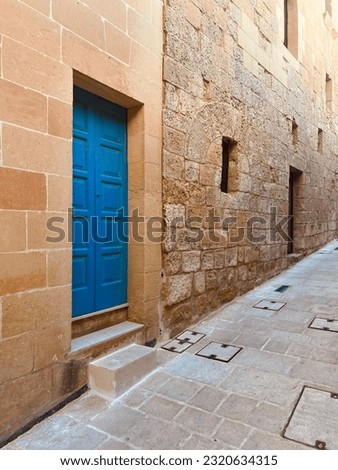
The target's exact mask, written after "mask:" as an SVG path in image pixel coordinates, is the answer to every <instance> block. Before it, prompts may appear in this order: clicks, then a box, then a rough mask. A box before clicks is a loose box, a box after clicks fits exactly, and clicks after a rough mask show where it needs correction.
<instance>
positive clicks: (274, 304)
mask: <svg viewBox="0 0 338 470" xmlns="http://www.w3.org/2000/svg"><path fill="white" fill-rule="evenodd" d="M284 305H286V302H278V301H277V300H261V301H260V302H258V304H256V305H254V308H261V309H263V310H273V311H274V312H278V311H279V310H280V309H281V308H283V307H284Z"/></svg>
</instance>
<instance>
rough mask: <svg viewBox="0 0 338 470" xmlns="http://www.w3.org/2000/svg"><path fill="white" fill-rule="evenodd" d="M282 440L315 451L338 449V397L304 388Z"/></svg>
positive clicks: (337, 395) (322, 391)
mask: <svg viewBox="0 0 338 470" xmlns="http://www.w3.org/2000/svg"><path fill="white" fill-rule="evenodd" d="M284 437H286V438H287V439H291V440H293V441H297V442H299V443H302V444H306V445H309V446H312V447H316V448H317V449H328V450H337V449H338V394H334V393H330V392H326V391H324V390H316V389H314V388H309V387H305V388H304V390H303V392H302V395H301V397H300V400H299V402H298V404H297V406H296V408H295V410H294V412H293V415H292V417H291V419H290V422H289V424H288V427H287V428H286V430H285V433H284Z"/></svg>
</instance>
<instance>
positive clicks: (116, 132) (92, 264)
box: [72, 88, 128, 317]
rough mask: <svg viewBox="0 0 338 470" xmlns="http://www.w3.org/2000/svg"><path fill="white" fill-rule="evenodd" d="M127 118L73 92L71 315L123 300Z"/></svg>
mask: <svg viewBox="0 0 338 470" xmlns="http://www.w3.org/2000/svg"><path fill="white" fill-rule="evenodd" d="M126 120H127V117H126V110H125V109H123V108H121V107H120V106H117V105H114V104H112V103H110V102H109V101H106V100H104V99H103V98H99V97H97V96H95V95H93V94H91V93H89V92H87V91H84V90H81V89H79V88H75V89H74V113H73V281H72V290H73V316H74V317H76V316H79V315H84V314H87V313H91V312H97V311H100V310H105V309H109V308H111V307H115V306H118V305H121V304H124V303H126V302H127V263H128V260H127V256H128V249H127V246H128V245H127V240H126V238H125V237H123V236H122V234H123V229H124V228H123V227H122V224H123V215H126V214H127V199H128V188H127V140H126V139H127V137H126V134H127V132H126V130H127V122H126Z"/></svg>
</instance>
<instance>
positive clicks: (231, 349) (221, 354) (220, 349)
mask: <svg viewBox="0 0 338 470" xmlns="http://www.w3.org/2000/svg"><path fill="white" fill-rule="evenodd" d="M241 349H242V348H238V347H237V346H229V345H227V344H222V343H215V342H214V341H212V342H211V343H209V344H208V345H207V346H205V347H204V348H202V349H201V350H200V351H198V353H196V356H202V357H206V358H207V359H213V360H214V361H221V362H229V361H231V359H233V358H234V357H235V356H236V354H238V353H239V352H240V351H241Z"/></svg>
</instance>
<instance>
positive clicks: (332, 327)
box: [309, 318, 338, 333]
mask: <svg viewBox="0 0 338 470" xmlns="http://www.w3.org/2000/svg"><path fill="white" fill-rule="evenodd" d="M309 328H314V329H315V330H324V331H332V332H333V333H338V320H328V319H327V318H315V319H314V320H313V322H312V323H311V325H310V326H309Z"/></svg>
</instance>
